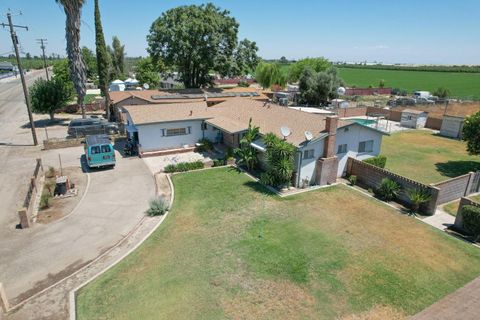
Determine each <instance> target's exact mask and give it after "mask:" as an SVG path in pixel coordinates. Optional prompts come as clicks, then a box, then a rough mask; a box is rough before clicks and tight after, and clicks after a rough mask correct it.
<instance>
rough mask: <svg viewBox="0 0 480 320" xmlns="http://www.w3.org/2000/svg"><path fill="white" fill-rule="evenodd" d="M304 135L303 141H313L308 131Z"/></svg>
mask: <svg viewBox="0 0 480 320" xmlns="http://www.w3.org/2000/svg"><path fill="white" fill-rule="evenodd" d="M304 134H305V139H307V141H310V140H312V139H313V134H312V133H311V132H310V131H305V132H304Z"/></svg>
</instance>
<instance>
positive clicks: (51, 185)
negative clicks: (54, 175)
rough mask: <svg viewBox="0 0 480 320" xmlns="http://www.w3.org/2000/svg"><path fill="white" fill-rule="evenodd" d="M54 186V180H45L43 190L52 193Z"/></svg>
mask: <svg viewBox="0 0 480 320" xmlns="http://www.w3.org/2000/svg"><path fill="white" fill-rule="evenodd" d="M55 186H56V183H55V181H46V182H45V192H48V193H49V194H51V195H52V194H53V191H55Z"/></svg>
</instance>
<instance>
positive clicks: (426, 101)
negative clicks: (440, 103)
mask: <svg viewBox="0 0 480 320" xmlns="http://www.w3.org/2000/svg"><path fill="white" fill-rule="evenodd" d="M415 102H416V103H417V104H434V103H435V101H433V100H430V99H427V98H416V99H415Z"/></svg>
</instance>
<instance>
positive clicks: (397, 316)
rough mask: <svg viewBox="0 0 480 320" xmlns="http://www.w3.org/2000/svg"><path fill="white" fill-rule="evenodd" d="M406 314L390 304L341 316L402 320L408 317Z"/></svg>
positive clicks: (353, 319) (349, 319) (347, 319)
mask: <svg viewBox="0 0 480 320" xmlns="http://www.w3.org/2000/svg"><path fill="white" fill-rule="evenodd" d="M406 318H407V317H406V315H405V314H404V313H403V312H401V311H399V310H396V309H394V308H392V307H388V306H374V307H373V308H372V309H370V310H368V311H366V312H362V313H359V314H352V315H348V316H345V317H342V318H340V319H341V320H385V319H389V320H402V319H406Z"/></svg>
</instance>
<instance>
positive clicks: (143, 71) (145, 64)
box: [135, 57, 163, 89]
mask: <svg viewBox="0 0 480 320" xmlns="http://www.w3.org/2000/svg"><path fill="white" fill-rule="evenodd" d="M162 69H163V66H162V63H161V62H157V63H155V62H153V60H152V58H151V57H146V58H142V59H140V60H138V62H137V65H136V68H135V75H136V78H137V80H138V81H140V83H142V84H144V83H147V84H148V85H149V86H150V88H152V89H153V88H157V87H158V84H159V83H160V72H161V71H162Z"/></svg>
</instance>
